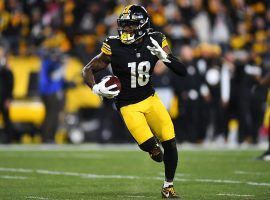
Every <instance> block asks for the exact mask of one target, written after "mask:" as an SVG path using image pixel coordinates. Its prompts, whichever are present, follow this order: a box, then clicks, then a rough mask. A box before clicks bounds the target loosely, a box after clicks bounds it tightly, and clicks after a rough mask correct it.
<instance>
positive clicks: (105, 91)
mask: <svg viewBox="0 0 270 200" xmlns="http://www.w3.org/2000/svg"><path fill="white" fill-rule="evenodd" d="M109 79H110V78H109V77H108V78H105V79H103V80H101V82H99V83H98V84H95V85H94V86H93V88H92V91H93V92H94V93H95V94H97V95H99V96H102V97H106V98H108V99H112V98H114V97H116V96H117V95H118V94H119V92H120V91H119V90H116V91H112V89H114V88H117V85H116V84H113V85H110V86H109V87H106V86H105V84H106V82H107V81H108V80H109Z"/></svg>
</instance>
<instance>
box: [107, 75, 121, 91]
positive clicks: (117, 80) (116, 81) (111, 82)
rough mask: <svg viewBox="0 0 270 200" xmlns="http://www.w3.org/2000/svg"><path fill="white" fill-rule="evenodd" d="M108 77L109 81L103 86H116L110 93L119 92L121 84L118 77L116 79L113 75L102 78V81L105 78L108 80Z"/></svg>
mask: <svg viewBox="0 0 270 200" xmlns="http://www.w3.org/2000/svg"><path fill="white" fill-rule="evenodd" d="M108 77H109V78H110V79H109V80H108V81H107V82H106V83H105V86H106V87H109V86H111V85H113V84H116V85H117V87H116V88H114V89H112V91H116V90H119V91H121V82H120V80H119V79H118V77H117V76H114V75H108V76H105V77H103V78H102V79H105V78H108Z"/></svg>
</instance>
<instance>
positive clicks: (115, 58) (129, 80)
mask: <svg viewBox="0 0 270 200" xmlns="http://www.w3.org/2000/svg"><path fill="white" fill-rule="evenodd" d="M117 23H118V33H119V34H118V36H109V37H108V38H107V39H106V40H105V41H104V42H103V46H102V47H101V53H100V54H98V55H97V56H96V57H94V58H93V59H92V60H91V61H90V62H89V63H88V64H87V65H86V66H85V67H84V69H83V71H82V73H83V78H84V80H85V82H86V84H87V85H88V86H89V87H91V88H92V91H93V92H94V93H96V94H98V95H100V96H103V97H106V98H115V103H116V107H117V108H118V110H119V111H120V113H121V115H122V117H123V119H124V122H125V124H126V126H127V128H128V130H129V131H130V133H131V134H132V136H133V137H134V139H135V140H136V142H137V143H138V145H139V147H140V148H141V149H142V150H143V151H145V152H148V153H149V154H150V157H151V158H152V159H153V160H154V161H156V162H164V166H165V181H164V184H163V187H162V190H161V194H162V197H163V198H179V197H178V195H177V194H176V192H175V190H174V187H173V179H174V175H175V170H176V167H177V162H178V154H177V147H176V140H175V132H174V127H173V124H172V121H171V118H170V116H169V114H168V112H167V110H166V109H165V107H164V105H163V104H162V102H161V100H160V99H159V97H158V96H157V94H156V93H155V90H154V89H153V86H152V82H151V77H152V73H153V69H154V67H155V65H156V63H157V61H158V60H162V61H163V62H164V63H165V65H166V66H167V67H168V68H170V69H171V70H172V71H174V72H175V73H176V74H178V75H180V76H185V75H186V68H185V66H184V64H183V63H181V62H180V61H179V60H178V59H177V58H176V57H175V56H173V55H172V53H171V51H170V49H169V47H168V43H167V40H166V37H165V35H163V34H162V33H160V32H152V31H151V29H150V19H149V16H148V13H147V11H146V10H145V8H144V7H142V6H139V5H129V6H127V7H125V8H124V10H123V12H122V13H121V14H120V16H119V19H118V20H117ZM109 64H111V67H112V70H113V74H114V75H116V76H117V77H118V78H119V80H120V82H121V91H118V90H117V91H112V89H115V88H116V87H117V86H116V85H112V86H109V87H106V86H105V83H106V82H107V81H108V79H104V80H102V81H101V82H99V83H95V80H94V76H93V74H94V73H95V72H98V71H100V70H103V69H104V68H106V67H107V66H108V65H109ZM155 138H158V140H159V141H160V142H161V144H162V147H163V149H164V153H163V152H162V150H161V148H160V146H159V145H158V143H157V141H156V139H155Z"/></svg>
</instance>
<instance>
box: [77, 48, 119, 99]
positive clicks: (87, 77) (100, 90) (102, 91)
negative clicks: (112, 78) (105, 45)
mask: <svg viewBox="0 0 270 200" xmlns="http://www.w3.org/2000/svg"><path fill="white" fill-rule="evenodd" d="M110 62H111V57H110V56H109V55H106V54H105V53H104V52H101V53H100V54H98V55H97V56H96V57H94V58H93V59H92V60H91V61H90V62H89V63H88V64H87V65H86V66H85V67H84V68H83V70H82V76H83V79H84V81H85V83H86V84H87V85H88V86H89V87H90V88H92V91H93V92H94V93H95V94H97V95H99V96H102V97H106V98H108V99H111V98H114V97H116V96H117V95H118V94H119V92H120V91H119V90H117V91H112V89H114V88H116V87H117V85H116V84H114V85H111V86H109V87H106V86H105V84H106V82H107V81H108V80H109V78H105V79H102V80H101V82H99V83H97V84H96V83H95V78H94V73H96V72H99V71H101V70H103V69H105V68H106V67H107V66H108V65H109V63H110Z"/></svg>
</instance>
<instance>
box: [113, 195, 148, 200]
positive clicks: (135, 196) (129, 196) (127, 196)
mask: <svg viewBox="0 0 270 200" xmlns="http://www.w3.org/2000/svg"><path fill="white" fill-rule="evenodd" d="M117 197H125V198H144V199H146V198H151V199H152V198H153V197H146V196H142V195H140V196H139V195H138V196H137V195H117Z"/></svg>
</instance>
